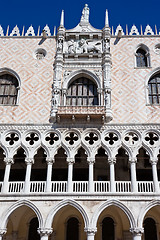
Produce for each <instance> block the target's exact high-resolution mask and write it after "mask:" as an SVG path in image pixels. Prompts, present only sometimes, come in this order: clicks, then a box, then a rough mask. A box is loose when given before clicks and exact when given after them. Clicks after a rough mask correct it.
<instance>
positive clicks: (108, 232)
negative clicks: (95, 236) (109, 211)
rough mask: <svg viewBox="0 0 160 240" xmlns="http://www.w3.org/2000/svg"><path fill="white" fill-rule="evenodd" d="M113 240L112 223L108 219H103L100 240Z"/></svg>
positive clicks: (111, 220)
mask: <svg viewBox="0 0 160 240" xmlns="http://www.w3.org/2000/svg"><path fill="white" fill-rule="evenodd" d="M106 239H108V240H114V239H115V236H114V221H113V219H112V218H110V217H105V218H104V219H103V221H102V240H106Z"/></svg>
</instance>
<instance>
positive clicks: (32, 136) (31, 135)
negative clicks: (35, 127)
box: [26, 132, 39, 145]
mask: <svg viewBox="0 0 160 240" xmlns="http://www.w3.org/2000/svg"><path fill="white" fill-rule="evenodd" d="M38 140H39V136H38V135H37V133H34V132H33V133H29V134H28V135H27V137H26V141H27V142H28V143H29V145H34V144H35V142H37V141H38Z"/></svg>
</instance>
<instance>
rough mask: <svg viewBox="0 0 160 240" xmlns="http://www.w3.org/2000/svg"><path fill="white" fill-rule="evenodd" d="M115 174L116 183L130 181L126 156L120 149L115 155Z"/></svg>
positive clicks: (122, 149)
mask: <svg viewBox="0 0 160 240" xmlns="http://www.w3.org/2000/svg"><path fill="white" fill-rule="evenodd" d="M115 173H116V180H117V181H130V167H129V161H128V155H127V153H126V151H125V149H124V148H122V147H121V148H119V149H118V154H117V155H116V164H115Z"/></svg>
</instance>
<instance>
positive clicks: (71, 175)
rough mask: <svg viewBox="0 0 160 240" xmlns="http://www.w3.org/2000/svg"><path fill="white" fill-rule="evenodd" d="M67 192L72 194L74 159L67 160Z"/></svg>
mask: <svg viewBox="0 0 160 240" xmlns="http://www.w3.org/2000/svg"><path fill="white" fill-rule="evenodd" d="M67 161H68V184H67V185H68V192H73V186H72V179H73V163H74V158H68V159H67Z"/></svg>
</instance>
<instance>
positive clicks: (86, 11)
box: [81, 4, 89, 23]
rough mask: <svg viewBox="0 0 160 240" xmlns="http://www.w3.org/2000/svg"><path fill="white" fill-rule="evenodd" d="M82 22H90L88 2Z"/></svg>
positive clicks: (83, 12)
mask: <svg viewBox="0 0 160 240" xmlns="http://www.w3.org/2000/svg"><path fill="white" fill-rule="evenodd" d="M81 22H83V23H88V22H89V7H88V4H85V7H84V8H83V11H82V16H81Z"/></svg>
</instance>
